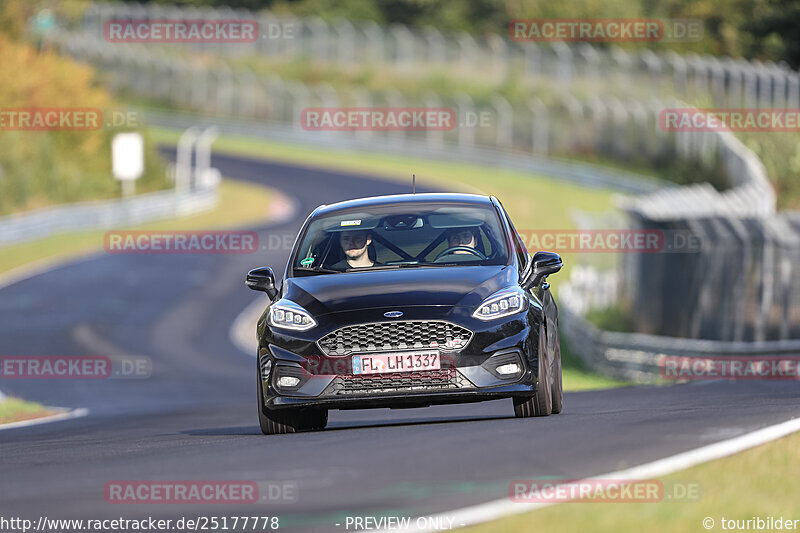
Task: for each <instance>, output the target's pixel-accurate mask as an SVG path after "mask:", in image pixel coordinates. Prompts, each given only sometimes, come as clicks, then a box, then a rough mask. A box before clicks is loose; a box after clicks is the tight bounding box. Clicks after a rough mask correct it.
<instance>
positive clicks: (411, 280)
mask: <svg viewBox="0 0 800 533" xmlns="http://www.w3.org/2000/svg"><path fill="white" fill-rule="evenodd" d="M514 274H515V271H514V269H513V268H511V267H508V266H463V267H440V268H437V267H434V268H425V267H421V268H404V269H397V270H377V271H374V272H348V273H346V274H321V275H316V276H304V277H295V278H287V279H286V287H285V292H284V297H285V298H289V299H290V300H292V301H294V302H296V303H298V304H300V305H301V306H303V307H304V308H305V309H307V310H308V311H309V312H310V313H311V314H313V315H321V314H325V313H336V312H341V311H350V310H354V309H372V308H384V307H388V308H403V307H416V306H430V305H436V306H456V305H458V306H472V307H474V306H477V305H478V304H479V303H480V302H482V301H483V300H484V299H485V298H486V297H487V296H489V295H491V294H492V293H494V292H495V291H498V290H500V289H501V288H503V287H506V286H508V285H509V284H510V283H513V282H515V281H516V280H515V278H514ZM512 278H514V279H512Z"/></svg>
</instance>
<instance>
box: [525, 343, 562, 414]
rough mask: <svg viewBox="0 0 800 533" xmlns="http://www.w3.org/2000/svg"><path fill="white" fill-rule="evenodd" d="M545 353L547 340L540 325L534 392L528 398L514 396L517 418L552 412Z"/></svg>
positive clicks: (550, 387) (549, 376)
mask: <svg viewBox="0 0 800 533" xmlns="http://www.w3.org/2000/svg"><path fill="white" fill-rule="evenodd" d="M546 355H547V340H546V338H545V330H544V327H541V328H539V353H538V354H537V356H536V358H537V360H538V363H537V368H538V369H539V382H538V383H537V384H536V394H535V395H534V396H532V397H530V398H514V414H515V415H516V416H517V418H528V417H531V416H549V415H550V413H552V412H553V396H552V393H553V383H552V376H551V375H550V364H549V363H548V361H547V357H546ZM559 374H560V373H559Z"/></svg>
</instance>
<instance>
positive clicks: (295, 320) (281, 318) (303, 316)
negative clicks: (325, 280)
mask: <svg viewBox="0 0 800 533" xmlns="http://www.w3.org/2000/svg"><path fill="white" fill-rule="evenodd" d="M269 324H270V326H275V327H276V328H286V329H293V330H295V331H305V330H307V329H311V328H313V327H314V326H316V325H317V321H316V320H314V319H313V318H312V317H311V315H310V314H309V313H308V311H306V310H305V309H303V308H302V307H300V306H299V305H297V304H296V303H294V302H293V301H291V300H278V301H277V302H276V303H275V304H274V305H273V306H272V307H271V308H270V310H269Z"/></svg>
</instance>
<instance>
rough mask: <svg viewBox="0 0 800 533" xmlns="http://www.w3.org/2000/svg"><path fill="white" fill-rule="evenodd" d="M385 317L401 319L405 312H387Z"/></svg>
mask: <svg viewBox="0 0 800 533" xmlns="http://www.w3.org/2000/svg"><path fill="white" fill-rule="evenodd" d="M383 316H385V317H386V318H399V317H401V316H403V312H402V311H387V312H386V313H383Z"/></svg>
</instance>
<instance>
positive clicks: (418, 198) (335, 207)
mask: <svg viewBox="0 0 800 533" xmlns="http://www.w3.org/2000/svg"><path fill="white" fill-rule="evenodd" d="M415 203H416V204H423V203H424V204H437V203H440V204H449V203H459V204H473V205H485V206H491V205H492V199H491V197H489V196H483V195H481V194H465V193H420V194H390V195H386V196H370V197H368V198H356V199H354V200H345V201H344V202H337V203H335V204H328V205H321V206H319V207H318V208H317V209H315V210H314V213H313V216H314V217H317V216H320V215H326V214H329V213H333V212H336V211H341V210H343V209H358V208H359V207H375V206H381V205H396V204H415Z"/></svg>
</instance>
